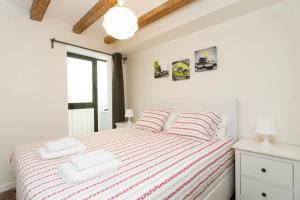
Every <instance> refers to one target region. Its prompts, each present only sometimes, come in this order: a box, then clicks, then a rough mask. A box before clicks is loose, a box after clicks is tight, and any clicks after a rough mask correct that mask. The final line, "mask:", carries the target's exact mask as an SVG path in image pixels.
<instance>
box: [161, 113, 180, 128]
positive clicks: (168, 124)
mask: <svg viewBox="0 0 300 200" xmlns="http://www.w3.org/2000/svg"><path fill="white" fill-rule="evenodd" d="M179 114H180V113H177V112H175V113H170V114H169V116H168V119H167V121H166V123H165V124H164V126H163V128H162V129H163V130H168V129H170V128H171V127H172V124H173V123H174V122H175V121H176V119H177V117H178V115H179Z"/></svg>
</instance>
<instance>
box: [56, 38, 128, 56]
mask: <svg viewBox="0 0 300 200" xmlns="http://www.w3.org/2000/svg"><path fill="white" fill-rule="evenodd" d="M50 41H51V48H52V49H54V43H59V44H65V45H69V46H73V47H77V48H81V49H85V50H88V51H94V52H97V53H102V54H105V55H108V56H112V55H113V54H110V53H106V52H102V51H97V50H94V49H90V48H86V47H83V46H79V45H76V44H71V43H68V42H63V41H60V40H57V39H55V38H52V39H50ZM122 60H123V61H126V60H127V58H126V57H122Z"/></svg>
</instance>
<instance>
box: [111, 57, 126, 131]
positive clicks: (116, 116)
mask: <svg viewBox="0 0 300 200" xmlns="http://www.w3.org/2000/svg"><path fill="white" fill-rule="evenodd" d="M112 58H113V64H114V70H113V79H112V81H113V82H112V115H113V117H112V118H113V128H116V126H115V123H116V122H124V121H125V117H124V115H125V102H124V84H123V66H122V55H121V54H120V53H114V54H113V56H112Z"/></svg>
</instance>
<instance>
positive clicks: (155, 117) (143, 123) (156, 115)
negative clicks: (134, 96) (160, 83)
mask: <svg viewBox="0 0 300 200" xmlns="http://www.w3.org/2000/svg"><path fill="white" fill-rule="evenodd" d="M168 115H169V112H168V111H165V110H153V109H145V110H144V112H143V114H142V116H141V117H140V118H139V120H138V121H137V122H136V123H135V126H134V127H135V128H137V129H143V130H149V131H152V132H155V133H158V132H160V131H161V129H162V127H163V126H164V124H165V123H166V121H167V118H168Z"/></svg>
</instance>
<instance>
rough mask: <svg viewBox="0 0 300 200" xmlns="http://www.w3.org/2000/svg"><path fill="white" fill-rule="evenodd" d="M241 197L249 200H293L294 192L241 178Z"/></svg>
mask: <svg viewBox="0 0 300 200" xmlns="http://www.w3.org/2000/svg"><path fill="white" fill-rule="evenodd" d="M241 197H242V199H249V200H250V199H251V200H293V192H292V191H290V190H285V189H282V188H279V187H275V186H272V185H269V184H266V183H261V182H258V181H255V180H253V179H250V178H246V177H241Z"/></svg>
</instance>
